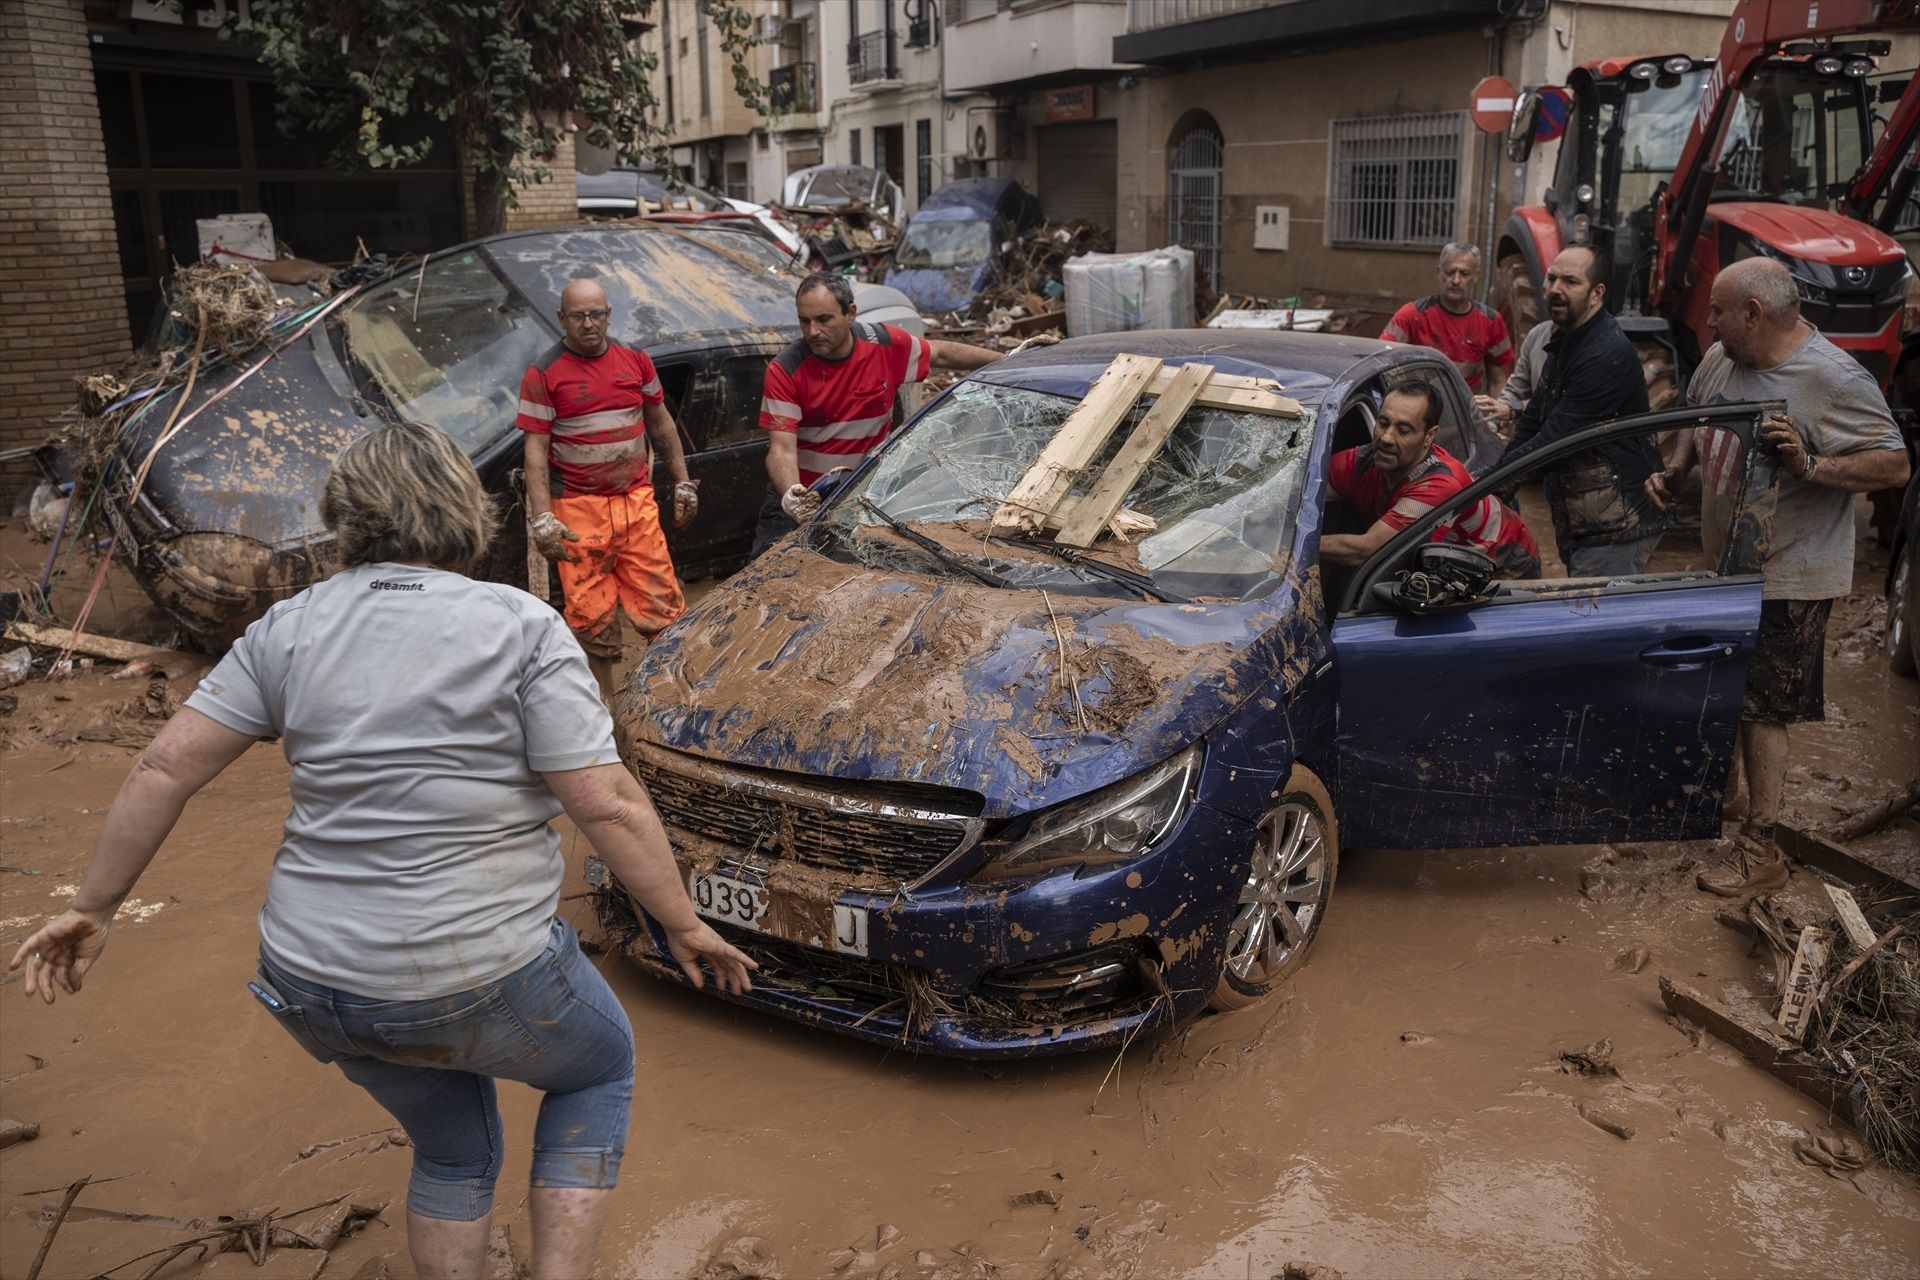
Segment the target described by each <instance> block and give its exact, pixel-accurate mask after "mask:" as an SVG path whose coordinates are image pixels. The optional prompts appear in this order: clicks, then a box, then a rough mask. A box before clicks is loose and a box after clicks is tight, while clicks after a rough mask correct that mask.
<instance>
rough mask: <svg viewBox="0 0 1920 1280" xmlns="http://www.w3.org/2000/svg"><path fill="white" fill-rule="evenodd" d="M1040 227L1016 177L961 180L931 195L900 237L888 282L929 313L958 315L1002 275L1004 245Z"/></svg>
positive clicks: (1035, 206) (1031, 200)
mask: <svg viewBox="0 0 1920 1280" xmlns="http://www.w3.org/2000/svg"><path fill="white" fill-rule="evenodd" d="M1039 225H1040V202H1039V201H1038V200H1036V199H1034V198H1033V196H1032V195H1030V194H1028V192H1027V190H1026V188H1024V187H1022V186H1021V185H1020V184H1019V183H1018V182H1015V181H1014V180H1013V179H1011V178H961V179H959V180H958V181H955V182H949V183H948V184H947V185H946V186H944V187H941V188H940V189H939V190H938V191H936V192H934V193H933V194H932V195H930V196H928V197H927V199H926V200H925V201H924V202H923V203H922V204H921V206H920V210H919V212H918V213H915V214H914V215H913V218H912V219H911V220H910V221H909V222H908V223H907V229H906V230H905V231H904V232H903V233H901V236H900V245H899V247H898V248H897V249H895V250H894V254H893V267H892V269H891V270H889V271H888V272H887V284H888V285H890V286H891V287H893V288H895V289H898V290H899V291H900V292H902V293H904V294H906V295H907V297H908V298H909V299H910V300H911V301H912V302H913V305H914V306H916V307H918V308H919V309H920V311H921V313H922V314H924V315H930V316H931V315H939V314H941V313H943V312H948V311H958V310H960V309H961V308H963V307H966V306H968V305H969V304H971V303H972V302H973V299H974V297H975V295H977V294H978V293H979V292H980V291H981V290H983V289H985V288H986V287H987V286H989V285H991V284H993V283H994V282H995V281H996V280H997V279H998V278H999V276H1000V269H1001V266H1002V264H1003V261H1004V258H1005V254H1004V253H1003V252H1002V251H1001V246H1002V245H1004V244H1006V243H1007V242H1008V241H1010V240H1015V239H1017V238H1019V237H1020V236H1022V235H1024V234H1025V233H1026V232H1028V231H1031V230H1032V229H1033V228H1035V227H1037V226H1039Z"/></svg>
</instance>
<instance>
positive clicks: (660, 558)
mask: <svg viewBox="0 0 1920 1280" xmlns="http://www.w3.org/2000/svg"><path fill="white" fill-rule="evenodd" d="M559 314H560V324H561V327H562V329H563V330H564V332H565V335H566V336H565V337H564V338H563V339H562V340H561V341H560V342H559V343H557V344H556V345H555V346H554V347H553V349H552V350H550V351H548V352H547V353H546V354H545V355H543V356H541V357H540V359H539V360H538V361H536V362H535V363H534V364H533V365H532V366H531V367H529V368H528V370H527V372H526V376H525V377H523V378H522V379H521V380H520V414H519V416H518V417H517V418H516V419H514V425H515V426H517V427H519V428H520V430H521V431H523V432H525V433H526V450H525V457H526V471H527V536H528V537H529V538H530V539H531V540H532V542H533V544H534V546H535V547H537V548H538V549H539V551H540V554H541V555H543V556H545V557H546V558H547V559H548V560H551V561H553V563H554V568H555V571H556V572H557V573H558V574H559V575H560V589H561V591H562V592H563V593H564V594H565V596H566V609H565V611H564V613H565V617H566V620H567V625H568V626H569V627H571V628H573V633H574V635H575V636H576V637H577V638H578V639H579V641H580V647H581V648H582V649H585V650H586V652H587V663H588V665H589V666H591V667H592V668H593V674H594V678H595V679H597V680H599V682H600V694H601V696H602V697H603V698H606V699H607V700H608V701H609V703H611V701H612V698H613V664H614V663H615V662H616V661H617V660H618V659H619V657H620V611H621V610H622V609H625V610H626V614H627V617H628V618H629V619H630V620H631V621H632V623H633V627H634V630H636V631H638V632H639V633H640V635H641V636H642V637H644V638H647V639H651V638H652V637H653V636H655V635H657V634H659V632H660V631H661V630H662V629H663V628H665V627H666V625H667V624H668V623H670V622H672V621H673V620H674V619H675V618H677V617H679V616H680V614H681V613H682V612H683V611H684V610H685V608H686V604H685V601H684V599H683V598H682V596H681V593H680V581H679V579H678V578H676V577H675V576H674V572H673V559H672V557H671V556H670V555H668V553H667V535H666V532H665V531H664V530H662V529H661V527H660V508H659V506H658V504H657V503H656V502H655V501H654V496H653V454H654V450H655V449H658V450H659V451H660V458H661V460H662V461H663V462H665V463H666V466H667V474H668V475H670V476H672V477H673V481H674V485H673V524H674V527H675V528H676V529H684V528H686V527H687V525H689V524H690V523H692V521H693V517H694V514H695V512H696V511H697V510H698V506H699V497H698V490H697V489H696V488H695V482H694V481H692V480H690V479H688V477H687V461H686V458H685V456H684V455H683V454H682V453H681V451H680V432H679V429H678V428H677V427H676V426H675V425H674V421H673V415H672V414H671V413H669V412H667V406H666V396H665V394H664V393H663V392H662V391H661V388H660V375H659V374H658V373H656V372H655V371H654V367H653V361H652V360H651V359H649V358H648V356H647V353H646V352H644V351H640V350H637V349H635V348H633V347H628V346H623V345H621V344H620V343H618V342H614V341H612V340H610V339H609V338H608V337H607V327H608V324H609V323H610V321H611V318H612V314H613V312H612V308H611V307H609V306H608V305H607V294H606V291H605V290H604V289H602V288H601V287H600V285H599V284H597V283H596V282H594V281H593V280H588V279H579V280H573V281H570V282H569V283H568V284H567V287H566V289H565V290H563V291H562V292H561V294H560V313H559ZM549 463H551V468H552V470H553V471H556V472H558V473H559V477H560V489H561V493H560V496H559V497H554V496H553V487H552V481H551V480H550V479H549ZM570 544H572V545H570Z"/></svg>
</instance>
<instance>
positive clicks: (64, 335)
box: [0, 0, 571, 513]
mask: <svg viewBox="0 0 1920 1280" xmlns="http://www.w3.org/2000/svg"><path fill="white" fill-rule="evenodd" d="M0 173H5V174H6V180H5V182H4V183H0V450H5V449H13V448H18V447H20V446H22V445H28V444H38V443H40V442H41V441H42V440H44V439H45V438H46V436H47V434H48V428H47V425H46V420H47V419H48V418H49V417H51V416H53V415H54V414H56V413H59V412H60V411H61V410H63V409H65V408H66V407H67V406H69V405H70V404H72V403H73V398H74V395H73V379H74V376H75V375H76V374H80V373H86V372H90V371H92V370H94V369H97V368H100V367H102V366H108V365H112V364H115V363H117V362H118V361H120V360H122V359H124V358H125V357H126V355H127V353H128V346H127V315H126V299H125V296H124V294H123V292H122V290H121V285H120V256H119V251H118V248H117V246H116V242H115V238H114V229H113V203H112V199H111V197H110V196H109V194H108V190H107V159H106V147H105V143H104V142H103V141H102V139H101V135H100V109H99V105H98V103H96V101H95V100H94V94H93V60H92V56H91V54H90V53H89V52H88V46H87V27H86V20H85V17H84V16H83V14H82V12H81V0H5V2H4V3H0ZM569 176H571V175H569ZM32 475H33V468H32V464H31V463H28V462H20V463H9V464H5V465H4V467H0V503H4V504H5V506H4V507H0V513H4V511H5V510H7V509H10V508H11V505H12V500H13V496H14V494H15V493H17V492H18V491H19V490H20V488H21V487H22V486H23V485H25V484H27V483H30V482H31V481H30V477H31V476H32Z"/></svg>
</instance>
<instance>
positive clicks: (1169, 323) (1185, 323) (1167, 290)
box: [1065, 244, 1194, 338]
mask: <svg viewBox="0 0 1920 1280" xmlns="http://www.w3.org/2000/svg"><path fill="white" fill-rule="evenodd" d="M1065 275H1066V285H1067V333H1068V334H1069V335H1071V336H1073V337H1076V338H1077V337H1081V336H1082V335H1085V334H1089V333H1120V332H1124V331H1126V330H1129V329H1191V328H1192V327H1193V324H1194V314H1193V251H1192V250H1190V249H1184V248H1182V247H1181V246H1179V245H1177V244H1176V245H1169V246H1168V247H1166V248H1164V249H1147V250H1144V251H1142V252H1140V253H1086V254H1082V255H1080V256H1079V257H1077V258H1071V259H1069V260H1068V261H1067V264H1066V267H1065Z"/></svg>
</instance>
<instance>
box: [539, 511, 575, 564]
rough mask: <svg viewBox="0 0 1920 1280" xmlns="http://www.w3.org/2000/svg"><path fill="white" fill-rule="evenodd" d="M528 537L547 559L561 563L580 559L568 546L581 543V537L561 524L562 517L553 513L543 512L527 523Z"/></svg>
mask: <svg viewBox="0 0 1920 1280" xmlns="http://www.w3.org/2000/svg"><path fill="white" fill-rule="evenodd" d="M527 536H528V537H529V538H532V539H533V546H534V549H535V550H536V551H538V552H539V553H540V554H541V555H543V556H545V557H546V558H547V559H549V560H552V561H554V562H555V563H559V562H560V561H563V560H564V561H568V562H572V561H574V560H578V559H579V558H580V557H579V556H576V555H575V554H573V549H572V548H571V547H569V546H567V544H568V543H569V542H578V541H580V535H579V534H577V533H575V532H574V531H573V530H571V529H569V528H567V526H566V525H564V524H561V523H560V517H559V516H557V515H555V514H553V512H551V511H542V512H541V513H540V514H539V515H537V516H535V517H534V518H533V519H531V520H529V521H527Z"/></svg>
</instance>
